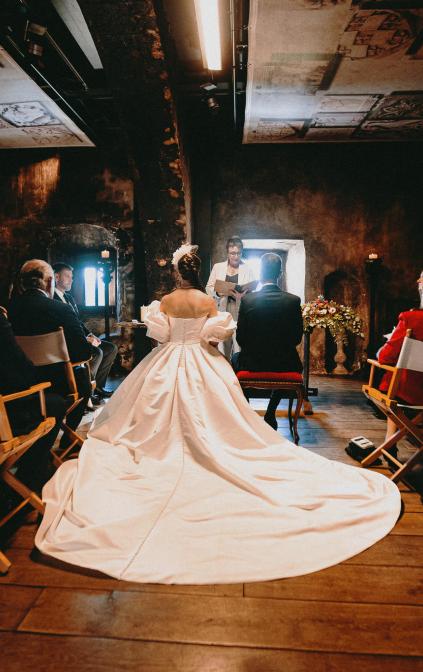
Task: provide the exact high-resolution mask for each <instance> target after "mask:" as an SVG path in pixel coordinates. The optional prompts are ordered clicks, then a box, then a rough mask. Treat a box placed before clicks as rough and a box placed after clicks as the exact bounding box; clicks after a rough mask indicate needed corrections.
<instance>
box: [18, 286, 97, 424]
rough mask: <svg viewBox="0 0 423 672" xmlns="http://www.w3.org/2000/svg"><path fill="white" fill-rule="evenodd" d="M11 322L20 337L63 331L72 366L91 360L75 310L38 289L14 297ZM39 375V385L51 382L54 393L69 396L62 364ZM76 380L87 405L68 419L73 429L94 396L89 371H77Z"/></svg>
mask: <svg viewBox="0 0 423 672" xmlns="http://www.w3.org/2000/svg"><path fill="white" fill-rule="evenodd" d="M9 319H10V321H11V323H12V327H13V331H14V333H15V334H16V335H17V336H34V335H37V334H47V333H49V332H51V331H57V329H58V328H59V327H63V330H64V335H65V339H66V345H67V347H68V351H69V357H70V359H71V361H72V362H80V361H83V360H87V359H90V357H91V355H92V352H93V348H92V346H91V344H90V343H88V341H87V339H86V338H85V335H84V332H83V330H82V327H81V324H80V322H79V320H78V318H77V317H76V315H75V313H74V312H73V310H72V308H71V307H70V306H67V305H66V304H64V303H63V302H60V303H59V302H58V301H53V300H52V299H50V297H48V296H46V294H45V293H44V292H42V291H40V290H38V289H29V290H27V291H26V292H24V293H23V294H20V295H17V296H15V297H13V299H12V301H11V303H10V307H9ZM36 371H37V379H38V381H39V382H41V381H43V380H50V381H51V383H52V385H53V389H54V391H57V392H58V393H59V394H67V392H68V390H67V389H66V383H65V379H64V376H63V370H62V367H61V365H60V364H51V365H49V366H38V367H37V368H36ZM75 378H76V384H77V387H78V390H79V393H80V395H81V396H82V397H83V398H84V401H83V402H81V403H80V404H78V406H77V407H76V408H75V410H74V411H72V413H71V414H70V415H68V417H67V420H66V422H67V424H68V425H69V427H71V428H72V429H76V428H77V427H78V425H79V423H80V421H81V418H82V415H83V413H84V410H85V407H86V405H87V402H88V399H89V397H90V394H91V382H90V381H89V380H88V376H87V373H86V370H85V369H82V368H76V369H75Z"/></svg>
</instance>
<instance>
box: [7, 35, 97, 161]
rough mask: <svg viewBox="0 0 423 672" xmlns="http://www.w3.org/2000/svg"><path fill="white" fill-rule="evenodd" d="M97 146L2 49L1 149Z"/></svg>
mask: <svg viewBox="0 0 423 672" xmlns="http://www.w3.org/2000/svg"><path fill="white" fill-rule="evenodd" d="M93 146H94V145H93V143H92V142H91V140H90V139H89V138H88V137H87V136H86V135H85V133H83V132H82V131H81V130H80V129H79V128H78V127H77V126H76V124H75V123H74V122H73V121H72V120H71V119H70V118H69V117H68V116H67V115H66V114H65V113H64V112H63V111H62V110H61V108H60V107H59V106H58V105H56V103H55V102H53V101H52V100H51V98H49V96H47V94H46V93H44V91H43V90H42V89H41V88H40V87H39V86H38V85H37V84H36V83H35V82H34V81H33V80H32V79H31V78H30V77H29V76H28V75H27V74H26V73H25V72H24V71H23V70H22V69H21V68H20V67H19V65H17V63H15V61H14V60H13V59H12V57H11V56H10V55H9V54H8V53H7V52H6V51H5V50H4V49H3V48H1V47H0V149H7V148H12V147H28V148H29V147H93Z"/></svg>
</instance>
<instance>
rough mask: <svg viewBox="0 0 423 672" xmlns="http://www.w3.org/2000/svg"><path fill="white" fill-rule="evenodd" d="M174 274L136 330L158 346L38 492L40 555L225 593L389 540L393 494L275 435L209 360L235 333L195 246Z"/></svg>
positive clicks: (376, 480) (222, 367) (395, 508)
mask: <svg viewBox="0 0 423 672" xmlns="http://www.w3.org/2000/svg"><path fill="white" fill-rule="evenodd" d="M195 249H196V248H195ZM174 264H175V266H176V267H177V270H178V272H179V276H180V283H179V289H176V290H175V291H174V292H172V293H171V294H169V295H167V296H165V297H164V298H163V300H162V302H161V303H159V302H158V301H155V302H153V303H152V304H151V306H150V307H149V311H148V317H147V318H146V323H147V325H148V331H147V334H148V336H150V337H151V338H153V339H155V340H156V341H158V342H159V343H160V345H159V346H158V347H156V348H155V349H154V350H153V351H152V352H151V353H150V354H149V355H148V356H147V357H145V359H143V361H142V362H141V363H140V364H139V365H138V366H137V367H136V368H135V369H134V370H133V371H132V373H131V374H130V375H129V376H128V377H127V378H126V380H125V381H124V382H123V383H122V385H121V386H120V388H119V389H118V390H117V392H116V393H115V394H114V395H113V397H112V399H111V400H110V401H109V402H108V404H107V406H106V407H105V409H104V410H103V411H102V413H101V414H100V415H99V416H98V417H97V418H96V420H95V422H94V424H93V426H92V428H91V431H90V432H89V434H88V438H87V440H86V442H85V443H84V445H83V447H82V449H81V452H80V455H79V458H78V460H69V461H68V462H66V463H65V464H63V465H62V466H61V467H60V468H59V469H58V471H57V472H56V474H55V475H54V477H53V478H52V479H51V480H50V481H49V483H47V485H46V486H45V488H44V491H43V499H44V501H45V504H46V510H45V515H44V518H43V521H42V523H41V526H40V528H39V530H38V532H37V535H36V540H35V543H36V545H37V547H38V548H39V549H40V551H42V552H43V553H45V554H47V555H50V556H53V557H55V558H58V559H59V560H62V561H65V562H68V563H72V564H74V565H78V566H81V567H87V568H91V569H96V570H100V571H102V572H104V573H106V574H109V575H110V576H113V577H116V578H119V579H125V580H128V581H140V582H158V583H198V584H201V583H234V582H247V581H257V580H265V579H275V578H282V577H288V576H298V575H300V574H307V573H309V572H314V571H316V570H320V569H323V568H325V567H329V566H331V565H334V564H336V563H338V562H341V561H342V560H346V559H347V558H350V557H351V556H353V555H355V554H356V553H360V552H361V551H363V550H364V549H366V548H368V547H369V546H371V545H372V544H374V543H375V542H376V541H378V540H379V539H381V538H382V537H383V536H385V535H386V534H387V533H388V532H389V531H390V530H391V528H392V527H393V526H394V524H395V522H396V520H397V518H398V515H399V512H400V496H399V491H398V489H397V487H396V485H395V484H394V483H392V482H391V481H390V480H388V479H387V478H385V476H382V475H381V474H378V473H374V472H371V471H368V470H364V469H359V468H357V467H350V466H347V465H345V464H341V463H339V462H334V461H330V460H327V459H325V458H323V457H320V456H319V455H316V454H313V453H312V452H310V451H309V450H305V449H303V448H300V447H298V446H295V445H294V444H292V443H290V442H289V441H287V440H286V439H284V438H282V437H281V436H280V435H279V434H278V433H277V432H275V431H274V430H273V429H271V428H270V427H269V426H268V425H267V424H266V423H265V422H264V421H263V419H262V418H261V417H259V416H258V415H257V414H256V413H255V412H254V411H253V410H252V409H251V408H250V407H249V405H248V403H247V401H246V400H245V398H244V395H243V393H242V390H241V388H240V386H239V383H238V381H237V378H236V376H235V374H234V373H233V371H232V369H231V367H230V365H229V364H228V362H227V361H226V359H225V358H224V356H223V355H221V354H220V353H219V352H218V350H217V348H216V347H215V346H216V345H217V344H218V343H219V342H222V341H224V340H225V339H228V338H231V336H232V334H233V332H234V329H235V326H236V325H235V323H234V322H233V320H232V317H231V316H230V315H229V313H218V312H217V310H216V307H215V304H214V302H213V300H212V299H211V298H210V297H208V296H207V295H206V294H205V293H204V292H203V290H202V287H201V285H200V281H199V270H200V260H199V258H198V256H196V254H195V253H194V251H193V250H192V249H191V246H182V248H180V249H179V250H178V251H177V252H176V253H175V255H174ZM257 328H258V329H259V328H260V327H259V325H257Z"/></svg>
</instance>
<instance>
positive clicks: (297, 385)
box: [236, 371, 305, 445]
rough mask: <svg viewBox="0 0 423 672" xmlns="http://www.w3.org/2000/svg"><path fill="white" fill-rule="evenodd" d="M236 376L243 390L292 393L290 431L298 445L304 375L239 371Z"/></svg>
mask: <svg viewBox="0 0 423 672" xmlns="http://www.w3.org/2000/svg"><path fill="white" fill-rule="evenodd" d="M236 375H237V378H238V380H239V383H240V385H241V387H242V389H243V390H249V389H256V390H269V391H270V392H273V391H274V390H284V391H285V392H289V393H290V396H289V402H288V420H289V429H290V432H291V434H292V436H293V437H294V441H295V443H296V444H297V445H298V443H299V441H300V437H299V435H298V430H297V423H298V418H299V415H300V411H301V406H302V404H303V400H304V394H305V388H304V380H303V376H302V374H301V373H297V372H295V371H289V372H277V371H238V373H237V374H236ZM247 396H248V392H247ZM294 397H296V399H297V403H296V405H295V412H294V417H292V405H293V402H294Z"/></svg>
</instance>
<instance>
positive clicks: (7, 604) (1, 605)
mask: <svg viewBox="0 0 423 672" xmlns="http://www.w3.org/2000/svg"><path fill="white" fill-rule="evenodd" d="M40 594H41V590H40V589H39V588H26V587H25V588H24V587H21V586H0V630H11V629H12V628H16V627H17V626H18V625H19V623H20V622H21V620H22V619H23V617H24V616H25V614H26V613H27V612H28V610H29V609H30V607H31V606H32V605H33V604H34V602H35V601H36V599H37V597H39V595H40ZM0 662H1V659H0Z"/></svg>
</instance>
